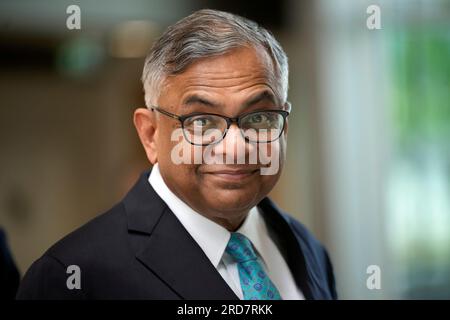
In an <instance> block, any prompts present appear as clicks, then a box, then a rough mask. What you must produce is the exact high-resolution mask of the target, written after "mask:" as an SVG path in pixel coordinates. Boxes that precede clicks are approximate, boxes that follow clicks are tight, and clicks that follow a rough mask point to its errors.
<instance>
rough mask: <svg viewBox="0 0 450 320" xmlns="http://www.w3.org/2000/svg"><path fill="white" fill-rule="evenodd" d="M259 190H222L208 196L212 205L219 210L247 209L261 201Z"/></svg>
mask: <svg viewBox="0 0 450 320" xmlns="http://www.w3.org/2000/svg"><path fill="white" fill-rule="evenodd" d="M257 195H258V191H251V192H249V191H247V190H245V191H244V190H242V189H232V190H222V191H220V192H217V193H214V195H210V197H208V198H209V199H211V201H208V202H210V206H211V207H212V208H216V210H218V211H238V210H247V209H250V208H252V207H253V206H255V205H256V204H257V203H258V202H259V200H260V199H259V197H257Z"/></svg>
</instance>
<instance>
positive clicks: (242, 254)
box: [225, 232, 257, 263]
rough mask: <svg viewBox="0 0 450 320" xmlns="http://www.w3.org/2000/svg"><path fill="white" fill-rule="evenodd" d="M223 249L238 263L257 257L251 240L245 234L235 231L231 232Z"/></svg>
mask: <svg viewBox="0 0 450 320" xmlns="http://www.w3.org/2000/svg"><path fill="white" fill-rule="evenodd" d="M225 251H226V252H227V253H228V254H229V255H230V256H232V257H233V258H234V260H236V262H238V263H239V262H246V261H249V260H256V259H257V256H256V254H255V251H254V250H253V246H252V242H251V241H250V240H249V239H248V238H247V237H246V236H244V235H243V234H240V233H237V232H232V233H231V238H230V241H228V244H227V248H226V250H225Z"/></svg>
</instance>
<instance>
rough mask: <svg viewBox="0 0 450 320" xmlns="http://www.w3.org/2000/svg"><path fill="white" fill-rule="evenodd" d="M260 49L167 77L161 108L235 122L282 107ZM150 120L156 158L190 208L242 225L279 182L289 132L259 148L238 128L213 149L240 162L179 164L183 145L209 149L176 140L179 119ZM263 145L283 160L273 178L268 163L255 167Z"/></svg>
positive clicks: (153, 116)
mask: <svg viewBox="0 0 450 320" xmlns="http://www.w3.org/2000/svg"><path fill="white" fill-rule="evenodd" d="M260 51H261V52H257V51H256V50H254V49H250V48H239V49H235V50H233V51H231V52H229V53H227V54H225V55H221V56H217V57H211V58H206V59H201V60H198V61H197V62H195V63H193V64H192V65H190V66H189V67H188V68H187V69H186V70H185V71H184V72H183V73H181V74H178V75H175V76H171V77H168V78H167V80H166V81H165V84H164V86H163V89H162V92H161V94H160V98H159V100H158V107H160V108H162V109H164V110H166V111H169V112H171V113H174V114H177V115H186V114H191V113H193V112H206V113H215V114H221V115H224V116H228V117H231V118H234V117H238V116H239V115H242V114H244V113H248V112H251V111H256V110H269V109H281V108H282V106H281V101H279V99H278V98H277V96H276V94H275V92H276V91H275V90H274V89H275V84H274V79H273V66H272V61H271V59H270V57H269V56H268V54H267V53H266V52H265V51H263V50H260ZM149 112H150V111H149ZM149 119H152V120H151V121H153V122H154V126H155V132H154V148H155V150H154V153H156V155H155V159H156V161H157V162H158V164H159V167H160V171H161V175H162V177H163V178H164V181H165V182H166V184H167V185H168V186H169V188H170V189H171V190H172V191H173V192H174V193H175V194H176V195H177V196H178V197H179V198H181V199H182V200H183V201H184V202H186V203H187V204H188V205H189V206H190V207H192V208H193V209H195V210H197V211H198V212H200V213H201V214H203V215H205V216H206V217H208V218H210V219H211V220H213V221H216V222H218V223H220V224H222V225H225V226H230V227H229V229H230V228H231V229H233V228H235V227H236V226H238V225H239V224H240V222H242V219H243V218H244V217H245V214H246V213H247V212H248V210H249V209H250V208H252V207H253V206H255V205H256V204H257V203H258V202H259V201H261V200H262V198H264V197H265V196H266V195H267V194H268V193H269V192H270V190H271V189H272V188H273V186H274V185H275V183H276V182H277V181H278V178H279V176H280V173H281V168H282V166H283V162H284V157H285V155H284V154H285V145H286V130H285V132H284V133H283V134H282V135H281V137H280V139H278V140H276V141H274V142H271V143H268V144H267V143H265V144H262V145H261V144H260V145H258V144H255V143H248V142H246V141H245V140H244V139H243V137H242V135H241V132H240V131H239V129H238V128H237V125H236V124H232V125H231V127H230V129H229V130H228V132H227V133H226V136H225V138H224V139H223V140H222V141H220V142H218V143H216V144H214V145H213V146H209V148H210V151H212V153H213V154H214V155H216V156H217V155H223V156H224V159H225V157H226V156H227V155H230V153H231V157H228V159H234V160H235V161H234V163H228V162H229V161H227V162H226V163H224V164H205V163H201V164H195V163H187V164H176V163H174V161H173V150H174V148H175V147H176V146H177V145H178V146H179V144H180V143H181V144H183V146H184V147H187V148H188V149H189V150H190V152H192V154H193V153H194V152H198V151H200V152H202V151H204V150H205V147H202V146H193V145H191V144H190V143H189V142H187V141H186V140H185V139H181V140H176V141H172V140H171V136H172V133H173V132H174V130H176V129H179V128H180V127H181V124H180V122H179V121H178V120H176V119H173V118H170V117H167V116H165V115H163V114H161V113H157V112H156V111H155V112H153V114H151V115H149ZM261 147H264V148H266V149H265V150H269V153H268V156H271V157H273V156H276V157H277V162H278V161H279V164H277V165H278V170H276V172H273V174H270V175H261V170H260V169H261V167H267V166H268V165H267V164H266V165H263V164H261V162H259V163H254V162H253V163H252V164H251V163H249V162H250V161H249V156H248V155H249V153H251V152H255V151H257V150H258V148H261ZM239 148H241V150H245V155H246V161H245V164H237V158H238V152H237V150H238V149H239ZM266 153H267V152H266ZM147 154H148V152H147ZM241 155H242V154H241ZM266 160H267V159H266Z"/></svg>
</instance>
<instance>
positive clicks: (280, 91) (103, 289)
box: [18, 10, 336, 300]
mask: <svg viewBox="0 0 450 320" xmlns="http://www.w3.org/2000/svg"><path fill="white" fill-rule="evenodd" d="M142 80H143V85H144V90H145V101H146V104H147V108H140V109H137V110H136V111H135V114H134V124H135V126H136V129H137V132H138V135H139V137H140V140H141V142H142V145H143V147H144V149H145V152H146V155H147V157H148V159H149V161H150V162H151V164H152V165H153V168H152V170H151V171H150V172H144V173H143V174H142V176H141V178H140V179H139V180H138V182H137V183H136V185H135V186H134V187H133V188H132V189H131V191H130V192H129V193H128V194H127V196H126V197H125V198H124V200H123V201H122V202H120V203H119V204H117V205H116V206H115V207H113V208H112V209H111V210H109V211H108V212H107V213H105V214H103V215H101V216H99V217H98V218H96V219H94V220H93V221H91V222H89V223H88V224H86V225H85V226H83V227H82V228H80V229H79V230H77V231H75V232H73V233H72V234H70V235H68V236H67V237H66V238H64V239H63V240H61V241H60V242H58V243H57V244H56V245H54V246H53V247H52V248H50V249H49V250H48V251H47V252H46V253H45V254H44V256H43V257H41V258H40V259H39V260H37V261H36V262H35V263H34V264H33V265H32V266H31V268H30V270H29V271H28V272H27V274H26V276H25V278H24V280H23V283H22V285H21V287H20V289H19V293H18V298H20V299H36V298H37V299H41V298H44V299H47V298H56V299H58V298H63V299H245V300H247V299H305V298H306V299H334V298H336V292H335V287H334V278H333V273H332V268H331V264H330V261H329V258H328V255H327V253H326V251H325V250H324V248H323V247H322V246H321V245H320V244H319V243H318V242H317V241H316V240H315V239H314V238H313V236H312V235H311V234H310V233H309V232H308V231H307V230H306V229H305V228H304V227H303V226H302V225H301V224H300V223H299V222H298V221H296V220H295V219H293V218H292V217H291V216H289V215H287V214H284V213H282V212H281V211H280V210H279V209H278V208H277V207H276V206H275V205H274V204H273V203H272V202H271V201H270V200H269V199H268V198H266V195H267V194H268V193H269V192H270V190H272V188H273V187H274V185H275V184H276V182H277V181H278V178H279V176H280V173H281V168H282V166H283V162H284V158H285V149H286V137H287V127H288V126H287V116H288V114H289V111H290V105H289V103H288V102H287V88H288V65H287V57H286V55H285V53H284V52H283V50H282V48H281V46H280V45H279V43H278V42H277V41H276V40H275V39H274V37H273V36H272V35H271V34H270V33H269V32H267V31H266V30H265V29H263V28H261V27H259V26H258V25H257V24H255V23H254V22H251V21H249V20H247V19H244V18H241V17H238V16H236V15H232V14H229V13H225V12H220V11H214V10H201V11H197V12H195V13H193V14H192V15H190V16H188V17H186V18H184V19H182V20H180V21H179V22H177V23H176V24H174V25H172V26H171V27H169V28H168V29H167V30H166V32H165V33H164V34H163V35H162V36H161V38H160V39H159V40H158V41H157V42H156V43H155V44H154V46H153V48H152V50H151V52H150V54H149V55H148V57H147V59H146V62H145V66H144V71H143V77H142ZM255 159H257V160H256V161H255ZM66 271H67V272H68V273H66Z"/></svg>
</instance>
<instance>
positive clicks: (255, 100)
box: [244, 90, 276, 107]
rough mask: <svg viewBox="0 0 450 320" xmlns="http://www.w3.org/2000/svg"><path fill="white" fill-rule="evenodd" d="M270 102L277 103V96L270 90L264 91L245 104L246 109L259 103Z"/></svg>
mask: <svg viewBox="0 0 450 320" xmlns="http://www.w3.org/2000/svg"><path fill="white" fill-rule="evenodd" d="M265 100H268V101H270V102H272V103H273V104H275V103H276V99H275V96H274V95H273V94H272V93H271V92H270V91H268V90H264V91H263V92H261V93H259V94H257V95H256V96H254V97H253V98H250V99H249V100H248V101H247V102H245V103H244V107H249V106H251V105H254V104H257V103H258V102H261V101H265Z"/></svg>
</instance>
